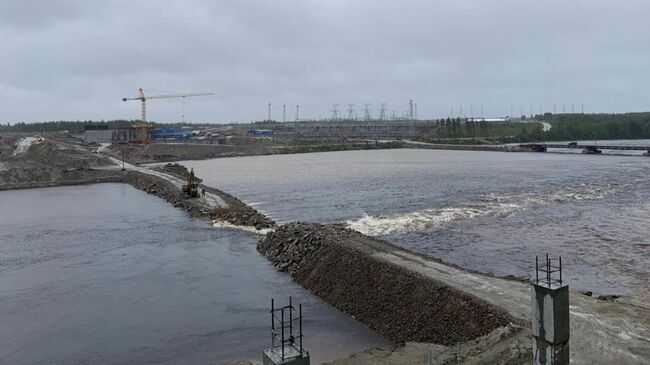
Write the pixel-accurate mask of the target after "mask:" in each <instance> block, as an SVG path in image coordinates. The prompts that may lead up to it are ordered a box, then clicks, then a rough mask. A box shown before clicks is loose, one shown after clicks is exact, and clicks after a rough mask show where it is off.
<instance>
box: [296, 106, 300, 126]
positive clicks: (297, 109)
mask: <svg viewBox="0 0 650 365" xmlns="http://www.w3.org/2000/svg"><path fill="white" fill-rule="evenodd" d="M299 119H300V105H296V122H297V121H298V120H299Z"/></svg>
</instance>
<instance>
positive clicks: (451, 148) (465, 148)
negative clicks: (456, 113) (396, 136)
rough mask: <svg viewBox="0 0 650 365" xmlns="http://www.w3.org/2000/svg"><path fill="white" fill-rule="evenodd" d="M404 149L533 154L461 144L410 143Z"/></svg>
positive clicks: (517, 148) (507, 147) (514, 148)
mask: <svg viewBox="0 0 650 365" xmlns="http://www.w3.org/2000/svg"><path fill="white" fill-rule="evenodd" d="M405 148H415V149H428V150H449V151H482V152H535V151H533V149H531V148H525V147H520V146H510V145H462V144H434V143H420V142H410V143H406V144H405Z"/></svg>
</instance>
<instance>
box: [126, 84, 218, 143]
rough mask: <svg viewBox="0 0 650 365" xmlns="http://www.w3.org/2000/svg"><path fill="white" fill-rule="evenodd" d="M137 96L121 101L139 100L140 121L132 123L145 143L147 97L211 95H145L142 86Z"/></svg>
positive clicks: (197, 94)
mask: <svg viewBox="0 0 650 365" xmlns="http://www.w3.org/2000/svg"><path fill="white" fill-rule="evenodd" d="M138 93H139V96H138V97H135V98H122V101H124V102H126V101H129V100H140V105H141V114H140V123H139V124H136V125H134V126H133V127H135V128H141V134H142V136H141V137H142V144H147V143H148V140H147V129H149V124H147V100H149V99H171V98H186V97H192V96H207V95H212V93H190V94H172V95H153V96H145V95H144V90H143V89H142V88H139V89H138Z"/></svg>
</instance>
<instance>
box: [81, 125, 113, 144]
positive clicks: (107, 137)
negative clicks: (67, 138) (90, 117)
mask: <svg viewBox="0 0 650 365" xmlns="http://www.w3.org/2000/svg"><path fill="white" fill-rule="evenodd" d="M112 136H113V130H112V129H108V125H106V124H99V125H86V126H84V135H83V139H84V141H86V142H95V143H110V142H111V138H112Z"/></svg>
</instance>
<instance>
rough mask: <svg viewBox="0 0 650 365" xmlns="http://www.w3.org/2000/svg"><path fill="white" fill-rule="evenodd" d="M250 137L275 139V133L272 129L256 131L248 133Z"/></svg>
mask: <svg viewBox="0 0 650 365" xmlns="http://www.w3.org/2000/svg"><path fill="white" fill-rule="evenodd" d="M247 135H248V136H249V137H273V131H272V130H270V129H254V130H251V131H248V133H247Z"/></svg>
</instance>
